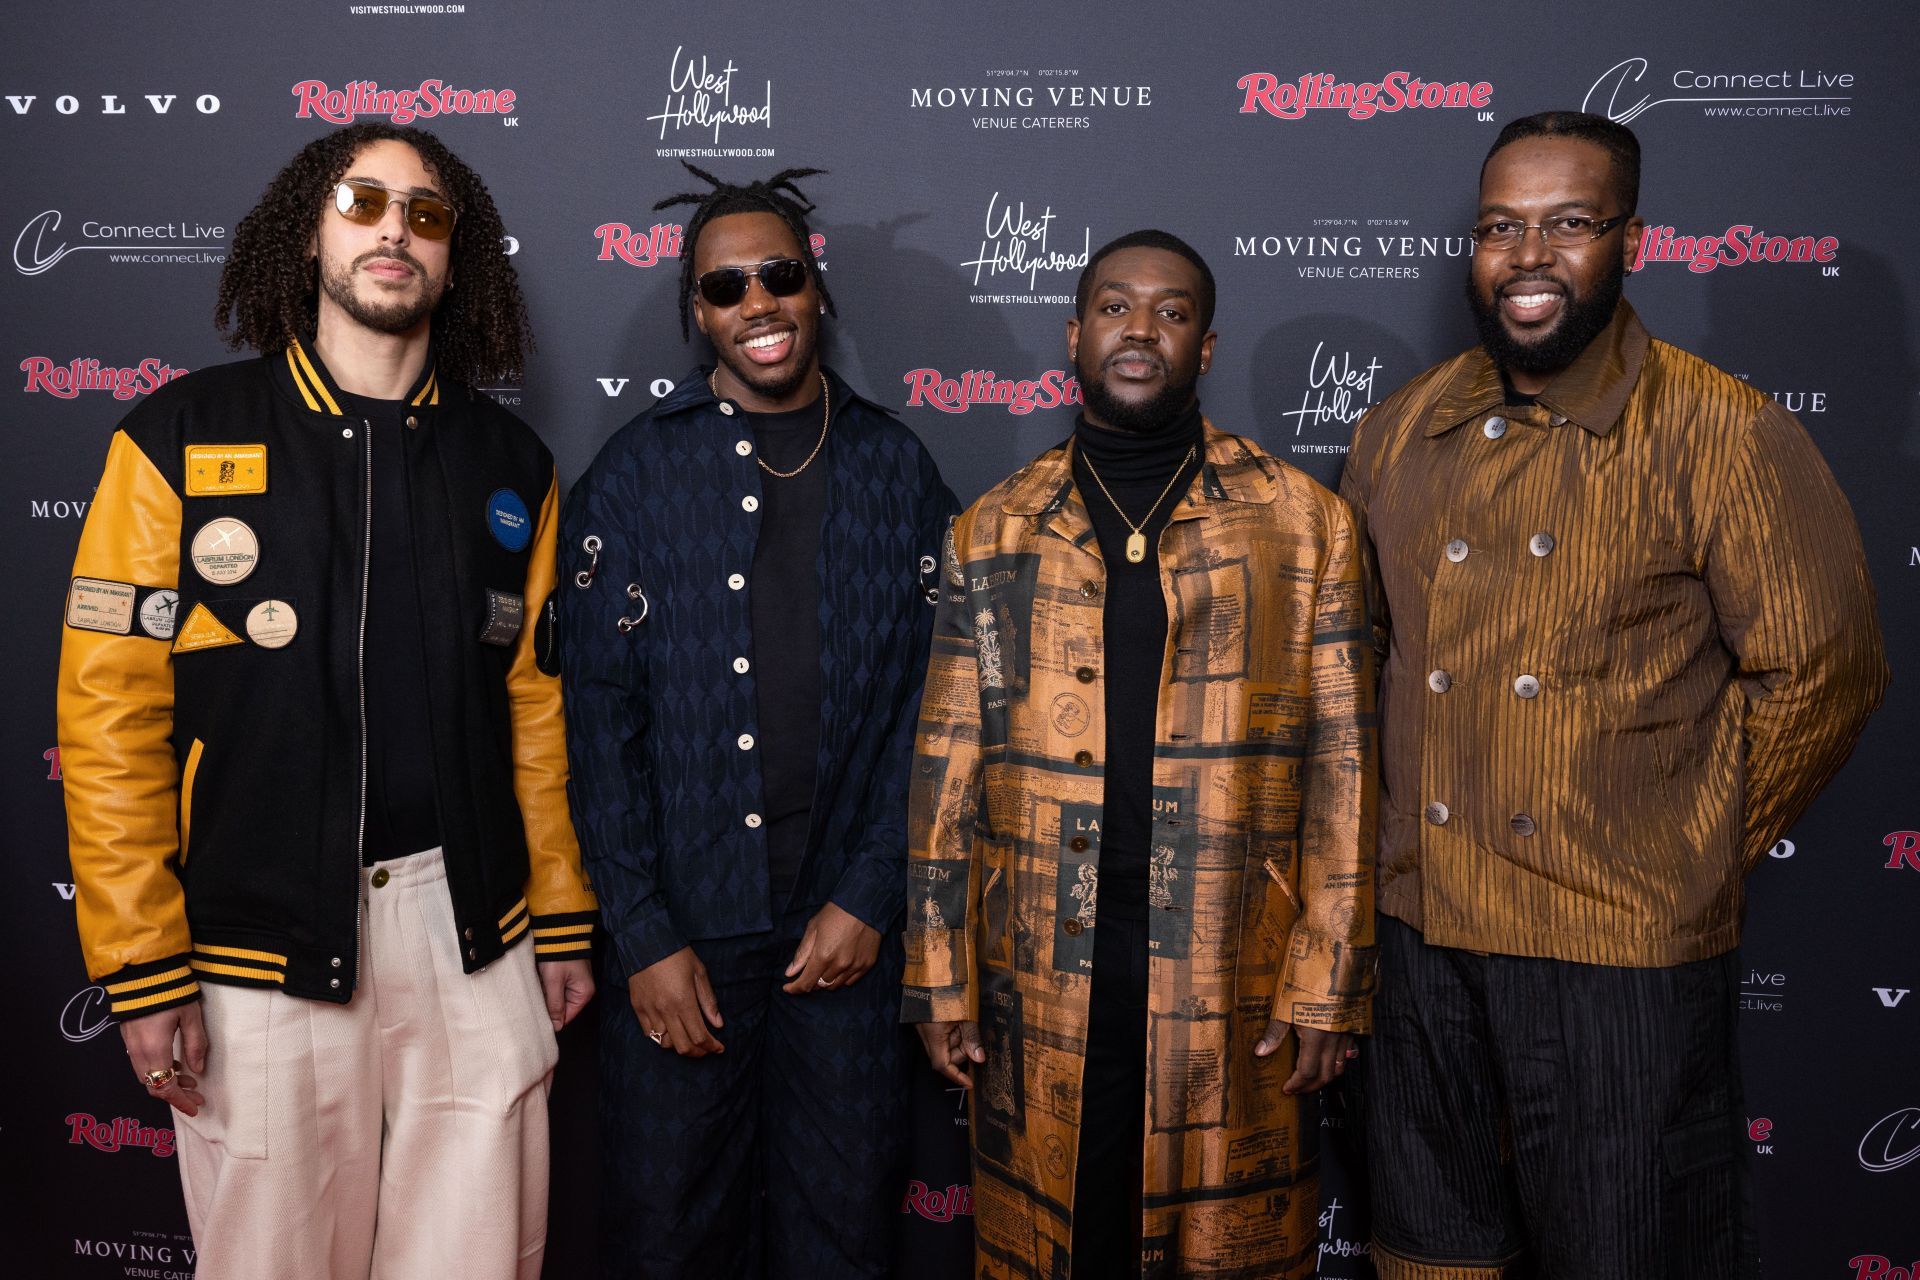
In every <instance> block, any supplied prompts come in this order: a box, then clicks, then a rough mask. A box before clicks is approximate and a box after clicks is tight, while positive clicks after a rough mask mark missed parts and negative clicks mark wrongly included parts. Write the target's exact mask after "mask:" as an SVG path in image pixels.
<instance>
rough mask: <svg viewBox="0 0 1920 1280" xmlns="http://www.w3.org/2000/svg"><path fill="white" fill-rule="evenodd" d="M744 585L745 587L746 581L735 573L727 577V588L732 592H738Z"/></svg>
mask: <svg viewBox="0 0 1920 1280" xmlns="http://www.w3.org/2000/svg"><path fill="white" fill-rule="evenodd" d="M746 585H747V580H746V579H745V578H744V577H742V576H741V575H739V574H737V573H730V574H728V575H727V586H728V587H729V588H731V589H732V590H734V591H738V590H739V589H740V588H742V587H744V586H746Z"/></svg>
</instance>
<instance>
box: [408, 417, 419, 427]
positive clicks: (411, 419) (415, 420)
mask: <svg viewBox="0 0 1920 1280" xmlns="http://www.w3.org/2000/svg"><path fill="white" fill-rule="evenodd" d="M407 425H408V426H409V427H417V426H419V425H420V419H418V418H416V417H414V416H413V415H412V414H408V415H407Z"/></svg>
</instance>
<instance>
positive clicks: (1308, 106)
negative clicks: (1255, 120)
mask: <svg viewBox="0 0 1920 1280" xmlns="http://www.w3.org/2000/svg"><path fill="white" fill-rule="evenodd" d="M1233 87H1234V88H1236V89H1238V90H1240V91H1241V93H1242V95H1243V96H1242V97H1241V99H1240V114H1241V115H1243V116H1250V115H1253V114H1255V113H1256V112H1261V111H1264V112H1266V113H1267V114H1268V115H1270V116H1273V117H1275V118H1276V119H1279V120H1302V119H1305V118H1306V114H1307V112H1309V111H1344V112H1345V113H1346V114H1347V115H1348V117H1350V118H1351V119H1354V120H1370V119H1372V118H1373V117H1374V116H1376V115H1388V116H1390V115H1397V114H1399V113H1400V112H1402V111H1416V110H1422V109H1425V110H1433V109H1447V108H1451V109H1454V110H1467V111H1475V112H1477V113H1478V116H1477V118H1478V119H1480V120H1491V119H1493V112H1491V111H1489V110H1487V106H1488V104H1490V103H1491V102H1492V101H1493V85H1492V84H1491V83H1490V82H1489V81H1486V80H1478V81H1467V80H1451V81H1447V80H1422V79H1420V78H1419V77H1418V76H1416V75H1414V74H1413V72H1411V71H1389V72H1388V73H1387V74H1386V75H1384V76H1381V77H1380V78H1379V79H1378V80H1362V81H1354V80H1342V79H1341V78H1340V77H1339V76H1337V75H1335V74H1334V73H1333V72H1331V71H1320V72H1312V71H1310V72H1308V73H1307V74H1306V75H1303V76H1301V77H1300V78H1299V79H1297V80H1282V79H1281V78H1280V77H1279V76H1277V75H1275V74H1274V73H1273V72H1271V71H1251V72H1248V73H1247V74H1246V75H1244V76H1241V77H1240V78H1239V79H1238V80H1236V81H1234V86H1233Z"/></svg>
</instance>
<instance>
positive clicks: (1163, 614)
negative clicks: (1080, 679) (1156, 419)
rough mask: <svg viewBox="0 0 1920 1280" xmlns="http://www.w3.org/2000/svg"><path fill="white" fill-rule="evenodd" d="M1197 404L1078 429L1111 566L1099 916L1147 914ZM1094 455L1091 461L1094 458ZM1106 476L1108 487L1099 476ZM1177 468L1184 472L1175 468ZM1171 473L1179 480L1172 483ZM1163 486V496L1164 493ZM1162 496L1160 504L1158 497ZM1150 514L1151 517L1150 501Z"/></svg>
mask: <svg viewBox="0 0 1920 1280" xmlns="http://www.w3.org/2000/svg"><path fill="white" fill-rule="evenodd" d="M1204 435H1205V426H1204V424H1203V423H1202V421H1201V418H1200V409H1199V406H1198V405H1196V406H1194V407H1193V408H1192V409H1191V410H1190V411H1189V412H1187V413H1184V414H1181V415H1179V416H1177V417H1175V418H1173V419H1172V420H1170V421H1168V422H1167V423H1165V424H1164V425H1162V426H1160V427H1157V428H1155V429H1153V430H1151V431H1146V432H1140V433H1133V432H1123V431H1109V430H1107V429H1105V428H1102V427H1096V426H1094V425H1093V424H1092V423H1090V422H1088V421H1087V420H1086V418H1085V417H1084V416H1083V417H1081V418H1079V419H1078V420H1077V421H1076V422H1075V423H1074V428H1073V480H1074V484H1075V485H1076V486H1078V488H1079V490H1080V497H1081V500H1082V501H1084V502H1085V503H1086V505H1087V514H1088V516H1089V518H1090V519H1091V520H1092V521H1093V531H1094V533H1095V535H1096V536H1097V537H1098V538H1099V542H1100V558H1101V559H1102V560H1104V561H1105V562H1106V566H1107V598H1106V603H1105V606H1104V607H1103V610H1102V616H1103V618H1104V620H1105V621H1104V629H1105V633H1106V668H1107V669H1106V671H1105V673H1104V676H1105V682H1106V683H1105V689H1106V715H1107V748H1106V749H1107V759H1106V786H1105V789H1104V795H1103V800H1102V808H1101V816H1100V902H1099V908H1098V911H1099V914H1100V915H1114V916H1120V917H1122V918H1124V919H1128V920H1144V919H1146V912H1147V901H1148V894H1147V888H1148V883H1147V881H1148V877H1147V853H1148V849H1149V847H1150V846H1151V844H1152V840H1153V747H1154V729H1155V720H1156V719H1157V717H1158V715H1159V708H1160V666H1161V659H1162V657H1163V656H1164V654H1165V651H1166V644H1167V602H1166V598H1165V597H1164V596H1163V595H1162V594H1161V592H1160V556H1159V546H1160V533H1161V531H1162V530H1164V529H1165V528H1166V527H1167V521H1168V520H1169V519H1170V518H1171V516H1172V515H1173V509H1174V508H1175V507H1177V506H1178V505H1180V498H1181V496H1182V494H1183V493H1185V491H1186V489H1187V487H1188V486H1189V485H1191V484H1192V483H1193V477H1194V475H1195V474H1196V473H1197V472H1198V471H1199V470H1200V465H1201V463H1202V461H1203V460H1204V454H1205V442H1204ZM1089 462H1091V463H1092V464H1093V465H1092V469H1089V467H1088V463H1089ZM1095 471H1097V472H1098V473H1099V478H1100V479H1101V480H1104V481H1105V482H1106V488H1107V490H1108V491H1111V493H1112V495H1113V496H1112V499H1111V500H1109V498H1108V496H1107V493H1106V492H1103V491H1102V490H1101V487H1100V485H1099V484H1098V483H1096V482H1095V480H1094V472H1095ZM1176 473H1178V474H1177V475H1176ZM1169 481H1172V488H1171V489H1169V488H1168V482H1169ZM1162 493H1165V495H1166V496H1165V497H1164V498H1162V497H1161V494H1162ZM1156 499H1159V505H1158V506H1155V505H1154V503H1155V500H1156ZM1115 502H1117V503H1118V504H1119V506H1120V508H1121V510H1124V511H1125V512H1126V514H1127V516H1130V517H1131V518H1132V519H1134V520H1144V523H1143V524H1142V527H1141V532H1142V533H1144V534H1145V536H1146V540H1147V555H1146V559H1144V560H1142V561H1141V562H1140V563H1138V564H1133V563H1130V562H1129V561H1128V560H1127V553H1126V548H1127V539H1128V537H1129V535H1131V534H1132V532H1133V529H1132V526H1131V525H1129V524H1128V523H1127V521H1126V520H1125V519H1123V518H1122V517H1121V514H1120V511H1119V510H1115V507H1114V503H1115ZM1149 509H1151V510H1152V513H1153V514H1152V515H1151V516H1148V514H1147V513H1148V510H1149Z"/></svg>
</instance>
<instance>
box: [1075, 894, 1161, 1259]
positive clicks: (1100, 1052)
mask: <svg viewBox="0 0 1920 1280" xmlns="http://www.w3.org/2000/svg"><path fill="white" fill-rule="evenodd" d="M1102 905H1103V906H1104V905H1106V904H1102ZM1142 914H1144V912H1143V913H1142ZM1146 1112H1147V922H1146V921H1145V920H1128V919H1123V918H1122V917H1121V916H1119V915H1115V914H1112V913H1110V912H1108V911H1102V912H1101V913H1100V917H1099V923H1098V924H1097V925H1095V926H1094V931H1093V992H1092V995H1091V996H1090V997H1089V1008H1088V1020H1087V1062H1086V1068H1085V1072H1084V1074H1083V1076H1082V1078H1081V1086H1080V1155H1079V1163H1078V1165H1077V1167H1076V1168H1075V1170H1074V1177H1073V1277H1074V1280H1108V1278H1109V1277H1131V1276H1138V1275H1139V1274H1140V1191H1141V1184H1142V1183H1143V1182H1144V1180H1145V1170H1144V1161H1143V1159H1142V1152H1143V1149H1144V1146H1145V1142H1146V1134H1145V1133H1144V1132H1143V1126H1144V1125H1145V1123H1146Z"/></svg>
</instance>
